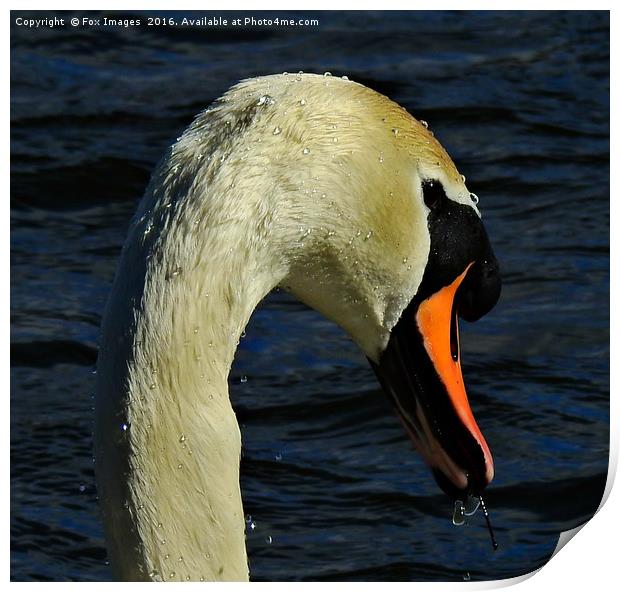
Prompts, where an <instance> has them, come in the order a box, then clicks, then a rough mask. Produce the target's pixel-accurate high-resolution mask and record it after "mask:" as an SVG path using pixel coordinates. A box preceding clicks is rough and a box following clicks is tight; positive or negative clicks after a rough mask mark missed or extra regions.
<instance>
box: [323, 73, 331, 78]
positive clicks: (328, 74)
mask: <svg viewBox="0 0 620 592" xmlns="http://www.w3.org/2000/svg"><path fill="white" fill-rule="evenodd" d="M331 75H332V73H331V72H325V74H323V76H324V77H326V78H327V77H329V76H331Z"/></svg>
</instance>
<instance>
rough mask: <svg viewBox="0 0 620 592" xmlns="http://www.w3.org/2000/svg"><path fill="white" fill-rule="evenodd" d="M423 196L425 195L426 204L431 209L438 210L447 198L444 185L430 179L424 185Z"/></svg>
mask: <svg viewBox="0 0 620 592" xmlns="http://www.w3.org/2000/svg"><path fill="white" fill-rule="evenodd" d="M422 194H423V195H424V203H425V204H426V205H427V206H428V207H429V208H430V209H431V210H434V209H436V208H437V207H438V206H439V205H441V204H442V203H443V202H444V201H445V200H446V199H447V198H446V192H445V191H444V188H443V185H442V184H441V183H440V182H439V181H433V180H432V179H429V180H428V181H424V182H423V183H422Z"/></svg>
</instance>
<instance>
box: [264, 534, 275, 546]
mask: <svg viewBox="0 0 620 592" xmlns="http://www.w3.org/2000/svg"><path fill="white" fill-rule="evenodd" d="M265 542H266V543H267V544H268V545H271V543H272V542H273V539H272V538H271V537H270V536H268V537H265Z"/></svg>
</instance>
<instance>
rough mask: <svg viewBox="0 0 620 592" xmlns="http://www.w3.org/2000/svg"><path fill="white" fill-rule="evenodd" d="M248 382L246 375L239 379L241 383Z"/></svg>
mask: <svg viewBox="0 0 620 592" xmlns="http://www.w3.org/2000/svg"><path fill="white" fill-rule="evenodd" d="M247 381H248V377H247V376H245V374H244V375H243V376H242V377H241V378H240V379H239V382H241V383H244V382H247Z"/></svg>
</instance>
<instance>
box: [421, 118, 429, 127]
mask: <svg viewBox="0 0 620 592" xmlns="http://www.w3.org/2000/svg"><path fill="white" fill-rule="evenodd" d="M420 123H421V124H422V125H423V126H424V127H425V128H426V129H428V121H424V120H423V119H420Z"/></svg>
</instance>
